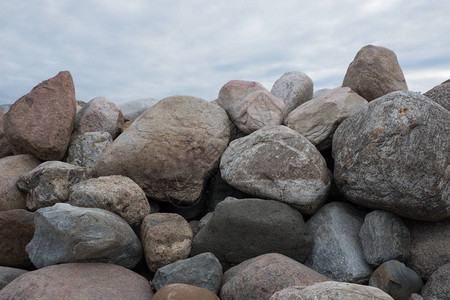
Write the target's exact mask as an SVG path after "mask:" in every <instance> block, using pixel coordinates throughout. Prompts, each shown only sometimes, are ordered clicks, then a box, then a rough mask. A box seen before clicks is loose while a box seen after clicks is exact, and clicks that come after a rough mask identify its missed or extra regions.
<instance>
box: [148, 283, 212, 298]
mask: <svg viewBox="0 0 450 300" xmlns="http://www.w3.org/2000/svg"><path fill="white" fill-rule="evenodd" d="M153 300H220V299H219V298H218V297H217V296H216V294H214V293H213V292H211V291H209V290H207V289H204V288H200V287H196V286H192V285H188V284H182V283H174V284H169V285H165V286H163V287H162V288H161V289H160V290H159V291H158V292H156V294H155V296H154V297H153Z"/></svg>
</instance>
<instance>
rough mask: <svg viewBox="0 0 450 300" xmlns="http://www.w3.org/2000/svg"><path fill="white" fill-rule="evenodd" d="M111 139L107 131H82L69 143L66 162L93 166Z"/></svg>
mask: <svg viewBox="0 0 450 300" xmlns="http://www.w3.org/2000/svg"><path fill="white" fill-rule="evenodd" d="M112 141H113V139H112V136H111V134H109V132H86V133H83V134H81V135H79V136H77V137H76V138H75V139H74V140H72V142H71V143H70V146H69V155H68V156H67V162H68V163H70V164H74V165H77V166H82V167H93V166H95V164H96V163H97V161H98V160H99V159H100V156H101V155H102V153H103V151H104V150H105V149H106V148H107V147H108V146H109V145H110V144H111V143H112Z"/></svg>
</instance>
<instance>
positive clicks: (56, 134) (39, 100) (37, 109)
mask: <svg viewBox="0 0 450 300" xmlns="http://www.w3.org/2000/svg"><path fill="white" fill-rule="evenodd" d="M76 110H77V103H76V100H75V87H74V85H73V80H72V76H71V75H70V73H69V72H68V71H64V72H60V73H58V75H56V76H55V77H53V78H50V79H48V80H45V81H43V82H42V83H40V84H39V85H37V86H35V87H34V88H33V89H32V90H31V92H29V93H28V94H26V95H25V96H23V97H21V98H20V99H19V100H17V101H16V102H15V103H14V104H13V105H12V106H11V108H10V110H9V111H8V113H7V114H6V115H5V118H4V121H3V122H4V124H3V128H4V130H5V132H4V133H5V135H6V136H7V137H8V140H9V143H10V145H11V148H12V150H13V152H14V154H33V155H34V156H36V157H37V158H39V159H41V160H61V159H62V158H63V156H64V154H65V153H66V150H67V146H68V145H69V141H70V134H71V133H72V129H73V124H74V121H75V114H76Z"/></svg>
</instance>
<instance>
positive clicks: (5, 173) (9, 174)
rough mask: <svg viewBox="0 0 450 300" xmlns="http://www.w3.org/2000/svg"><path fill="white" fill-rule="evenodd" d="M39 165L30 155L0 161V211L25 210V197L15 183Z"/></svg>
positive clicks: (15, 156) (10, 157) (9, 157)
mask: <svg viewBox="0 0 450 300" xmlns="http://www.w3.org/2000/svg"><path fill="white" fill-rule="evenodd" d="M40 163H41V161H39V160H38V159H37V158H35V157H34V156H33V155H30V154H21V155H14V156H8V157H3V158H1V159H0V211H4V210H10V209H20V208H26V204H25V203H26V195H25V194H23V193H21V192H20V190H19V188H18V187H17V181H18V180H19V178H20V177H21V176H22V175H24V174H27V173H28V172H30V171H31V170H33V169H34V168H35V167H37V166H38V165H39V164H40Z"/></svg>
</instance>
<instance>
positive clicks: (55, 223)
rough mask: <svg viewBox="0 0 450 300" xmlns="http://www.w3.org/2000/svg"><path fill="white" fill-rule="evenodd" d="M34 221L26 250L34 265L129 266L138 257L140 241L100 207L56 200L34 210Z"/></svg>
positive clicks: (135, 262) (138, 259) (124, 223)
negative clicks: (102, 263) (96, 263)
mask: <svg viewBox="0 0 450 300" xmlns="http://www.w3.org/2000/svg"><path fill="white" fill-rule="evenodd" d="M34 224H35V228H36V229H35V233H34V236H33V239H32V240H31V242H30V243H29V244H28V245H27V246H26V251H27V252H28V254H29V256H30V259H31V261H32V262H33V264H34V265H35V266H36V267H37V268H43V267H46V266H49V265H54V264H60V263H73V262H104V263H110V264H117V265H120V266H123V267H126V268H133V267H134V266H135V265H136V264H137V263H138V262H139V261H140V259H141V258H142V247H141V243H140V241H139V238H138V237H137V236H136V234H135V233H134V232H133V230H132V229H131V227H130V226H129V225H128V224H127V223H126V222H125V221H124V220H123V219H122V218H120V217H119V216H117V215H116V214H113V213H111V212H109V211H106V210H103V209H98V208H84V207H76V206H71V205H69V204H66V203H57V204H55V205H54V206H52V207H45V208H41V209H39V210H37V211H36V212H35V213H34Z"/></svg>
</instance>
